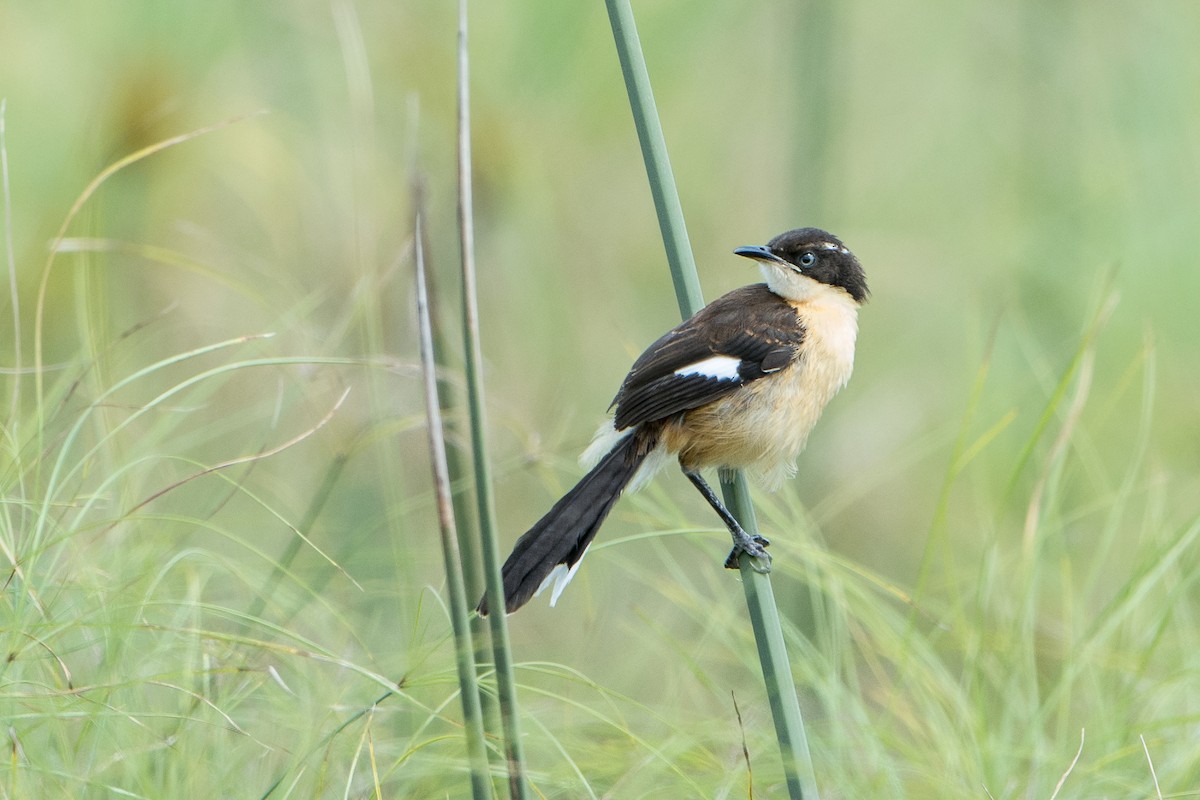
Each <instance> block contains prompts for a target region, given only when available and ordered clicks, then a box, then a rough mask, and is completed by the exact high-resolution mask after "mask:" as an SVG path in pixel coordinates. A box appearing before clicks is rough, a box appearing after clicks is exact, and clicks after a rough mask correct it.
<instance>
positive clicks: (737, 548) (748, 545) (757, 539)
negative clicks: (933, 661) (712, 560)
mask: <svg viewBox="0 0 1200 800" xmlns="http://www.w3.org/2000/svg"><path fill="white" fill-rule="evenodd" d="M738 533H740V534H741V536H738V535H737V533H735V534H734V536H733V550H731V551H730V552H729V558H727V559H725V569H741V566H742V553H745V554H746V555H748V556H750V558H751V559H753V560H752V561H751V562H750V568H751V569H753V570H754V571H755V572H758V573H760V574H763V575H765V574H766V573H768V572H770V571H771V554H770V553H768V552H767V546H768V545H769V544H771V542H770V541H769V540H768V539H767V537H765V536H762V535H760V534H757V533H756V534H754V535H753V536H751V535H750V534H748V533H746V532H745V531H738Z"/></svg>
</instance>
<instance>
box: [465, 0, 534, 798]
mask: <svg viewBox="0 0 1200 800" xmlns="http://www.w3.org/2000/svg"><path fill="white" fill-rule="evenodd" d="M468 76H469V71H468V64H467V0H459V4H458V232H459V244H460V248H461V255H462V293H463V296H462V300H463V339H464V346H465V357H466V378H467V405H468V409H469V411H470V417H471V449H472V452H473V455H474V466H475V500H476V505H477V507H478V522H479V537H480V544H481V549H482V551H483V569H484V581H485V582H486V584H487V592H488V595H489V596H491V597H501V598H502V597H504V582H503V579H502V578H501V575H500V547H499V544H498V542H497V541H496V507H495V500H494V498H493V494H492V477H491V466H490V461H489V458H488V449H487V424H486V418H485V416H484V402H483V358H482V356H481V353H480V349H481V348H480V344H479V305H478V294H477V291H476V285H475V220H474V210H473V201H472V197H471V114H470V110H471V104H470V90H469V81H468ZM500 606H501V607H502V606H503V602H501V603H500ZM488 627H489V629H490V631H491V634H492V655H493V659H494V660H495V667H496V692H497V697H498V699H499V701H500V702H499V705H500V722H501V726H502V727H503V732H504V755H505V760H506V761H507V762H508V786H509V796H510V797H512V798H514V800H526V798H527V797H528V796H529V787H528V784H527V781H526V778H525V755H524V748H523V746H522V743H521V727H520V723H519V721H518V719H517V690H516V679H515V678H514V675H513V665H512V650H511V648H510V647H509V641H508V620H507V618H506V617H505V615H504V614H503V613H502V612H501V611H500V610H497V611H496V612H494V613H492V614H488Z"/></svg>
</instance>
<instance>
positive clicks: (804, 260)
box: [800, 253, 817, 267]
mask: <svg viewBox="0 0 1200 800" xmlns="http://www.w3.org/2000/svg"><path fill="white" fill-rule="evenodd" d="M815 263H817V257H816V256H815V255H813V254H812V253H805V254H804V255H802V256H800V266H802V267H811V266H812V265H813V264H815Z"/></svg>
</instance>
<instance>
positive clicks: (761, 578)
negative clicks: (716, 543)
mask: <svg viewBox="0 0 1200 800" xmlns="http://www.w3.org/2000/svg"><path fill="white" fill-rule="evenodd" d="M605 4H606V5H607V7H608V17H609V21H610V23H611V24H612V29H613V38H614V40H615V41H616V46H617V56H618V58H619V59H620V62H621V73H622V75H624V77H625V88H626V91H627V92H628V94H629V104H630V107H631V108H632V110H633V119H634V125H635V127H636V128H637V133H638V141H639V142H640V143H641V147H642V157H643V159H644V160H645V162H646V173H647V175H648V177H649V180H650V190H651V194H652V195H653V197H654V207H655V210H656V212H657V214H658V222H659V227H660V228H661V230H662V236H663V244H664V246H665V247H666V250H667V261H668V263H669V264H670V266H671V277H672V279H673V280H674V283H675V295H676V298H677V299H678V301H679V311H680V313H681V314H682V316H683V317H684V318H685V319H686V318H688V317H690V316H692V315H693V314H695V313H696V312H697V311H699V310H700V308H701V306H702V305H703V299H702V295H701V292H700V280H699V278H698V277H697V275H696V263H695V260H694V259H693V257H692V252H691V246H690V245H689V244H688V237H687V231H686V228H685V226H684V221H683V208H682V205H681V204H680V202H679V193H678V191H677V190H676V188H675V180H674V177H673V175H672V173H671V165H670V161H669V160H668V158H667V145H666V141H665V139H664V137H663V132H662V125H661V123H660V122H659V119H658V111H657V109H656V107H655V105H654V95H653V92H652V91H651V88H650V75H649V71H648V70H647V69H646V60H645V57H644V56H643V55H642V49H641V43H640V41H639V39H638V35H637V28H636V25H635V24H634V20H633V11H632V9H631V8H630V6H629V2H628V0H605ZM721 489H722V492H723V494H724V496H725V503H726V505H727V506H728V507H729V510H730V511H731V512H732V513H733V515H734V516H735V517H737V519H738V521H739V522H741V524H742V527H743V528H745V529H746V531H747V532H749V533H750V534H754V533H757V527H758V526H757V522H756V521H755V518H754V507H753V505H752V504H751V502H750V493H749V489H748V488H747V486H746V481H745V478H744V476H742V474H741V473H740V472H739V473H736V474H735V475H733V476H732V478H730V479H729V480H725V479H722V481H721ZM740 567H741V574H742V585H743V588H744V590H745V593H746V605H747V608H748V610H749V614H750V622H751V625H752V626H753V628H754V640H755V642H756V643H757V645H758V654H759V662H760V663H761V665H762V671H763V680H764V681H765V683H766V688H767V697H768V699H769V701H770V705H771V714H772V717H773V718H774V721H775V734H776V737H777V738H778V740H779V751H780V756H781V757H782V759H783V771H784V775H785V776H786V778H787V784H788V792H789V795H790V796H791V797H792V798H794V799H795V800H800V798H803V797H808V798H809V800H816V799H817V789H816V783H815V781H814V779H813V767H812V758H811V756H810V755H809V751H808V739H807V737H806V736H805V733H804V721H803V718H802V717H801V716H800V702H799V699H798V697H797V695H796V686H795V684H794V683H793V682H792V670H791V665H790V663H789V662H788V655H787V648H786V647H785V643H784V639H783V626H782V625H781V623H780V621H779V611H778V609H777V607H776V605H775V595H774V592H773V591H772V589H771V581H770V578H769V577H768V576H767V575H764V574H761V573H758V572H755V571H754V569H753V567H752V565H751V559H750V558H749V557H748V556H746V555H745V554H743V555H742V558H741V561H740Z"/></svg>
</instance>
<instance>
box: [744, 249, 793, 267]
mask: <svg viewBox="0 0 1200 800" xmlns="http://www.w3.org/2000/svg"><path fill="white" fill-rule="evenodd" d="M733 252H734V255H739V256H745V257H746V258H752V259H754V260H755V261H766V262H768V263H773V264H780V265H783V266H788V267H790V266H792V265H791V264H789V263H788V262H787V261H784V260H783V259H782V258H780V257H779V256H777V255H775V254H774V253H772V252H771V248H769V247H759V246H754V247H739V248H738V249H736V250H734V251H733Z"/></svg>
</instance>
